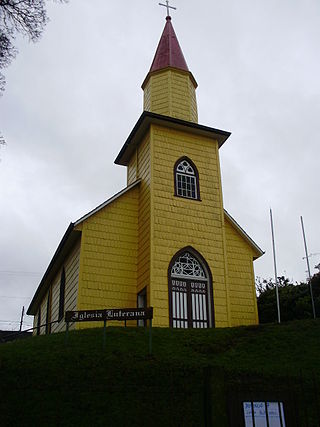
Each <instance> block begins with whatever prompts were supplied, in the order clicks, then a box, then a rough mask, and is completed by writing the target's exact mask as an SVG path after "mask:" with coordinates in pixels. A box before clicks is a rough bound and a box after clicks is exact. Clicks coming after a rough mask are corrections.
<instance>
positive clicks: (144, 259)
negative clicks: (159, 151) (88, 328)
mask: <svg viewBox="0 0 320 427" xmlns="http://www.w3.org/2000/svg"><path fill="white" fill-rule="evenodd" d="M138 165H139V169H138V176H137V177H138V178H140V179H141V184H140V193H139V224H138V226H139V235H138V239H139V242H138V281H137V293H138V292H140V291H141V290H142V289H143V288H145V287H146V288H147V304H148V305H149V304H150V181H151V155H150V136H149V135H147V137H145V139H144V141H143V142H142V143H141V145H140V146H139V151H138Z"/></svg>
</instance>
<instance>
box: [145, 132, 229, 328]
mask: <svg viewBox="0 0 320 427" xmlns="http://www.w3.org/2000/svg"><path fill="white" fill-rule="evenodd" d="M151 134H152V135H153V138H152V142H151V144H153V146H152V147H153V155H154V157H153V159H152V168H153V169H152V182H151V215H152V219H151V236H152V237H151V245H152V246H151V257H152V258H151V269H152V270H151V283H152V289H151V297H152V298H151V305H153V307H154V313H155V319H154V324H155V325H156V326H168V325H169V314H168V277H167V272H168V266H169V263H170V261H171V259H172V257H173V256H174V255H175V253H176V252H177V251H178V250H180V249H181V248H183V247H185V246H192V247H193V248H194V249H195V250H197V251H198V252H199V253H200V254H201V255H202V256H203V257H204V258H205V260H206V261H207V263H208V265H209V268H210V270H211V273H212V277H213V293H214V303H215V307H214V309H215V324H216V326H221V327H223V326H228V325H229V323H230V320H229V318H228V296H227V283H226V259H225V248H224V246H225V242H224V232H223V231H224V228H223V223H224V212H223V204H222V192H221V179H220V169H219V154H218V143H217V141H212V140H209V139H208V138H204V137H199V136H198V137H196V136H194V135H191V134H187V133H183V132H178V131H175V130H173V129H166V128H164V127H160V126H155V125H153V126H152V131H151ZM183 156H187V157H189V158H190V159H191V160H192V161H193V162H194V164H195V165H196V167H197V169H198V172H199V184H200V197H201V201H198V200H190V199H185V198H181V197H175V196H174V177H173V169H174V165H175V162H176V161H177V160H178V159H179V158H180V157H183Z"/></svg>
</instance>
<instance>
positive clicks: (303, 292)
mask: <svg viewBox="0 0 320 427" xmlns="http://www.w3.org/2000/svg"><path fill="white" fill-rule="evenodd" d="M311 286H312V291H313V299H314V304H315V312H316V316H317V317H318V316H319V315H320V273H317V274H315V275H314V276H313V277H312V278H311ZM275 288H276V285H275V281H274V279H261V278H257V280H256V290H257V294H258V312H259V321H260V323H269V322H276V321H277V318H278V315H277V301H276V289H275ZM278 290H279V301H280V312H281V321H282V322H286V321H289V320H296V319H308V318H313V312H312V304H311V297H310V287H309V283H303V282H301V283H293V281H292V280H290V279H288V278H287V277H284V276H281V277H278Z"/></svg>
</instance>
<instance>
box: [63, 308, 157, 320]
mask: <svg viewBox="0 0 320 427" xmlns="http://www.w3.org/2000/svg"><path fill="white" fill-rule="evenodd" d="M152 318H153V307H145V308H106V309H101V310H80V311H66V316H65V321H66V322H99V321H102V322H104V321H106V320H143V319H152Z"/></svg>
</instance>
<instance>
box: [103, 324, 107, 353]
mask: <svg viewBox="0 0 320 427" xmlns="http://www.w3.org/2000/svg"><path fill="white" fill-rule="evenodd" d="M106 338H107V321H106V319H104V321H103V350H105V349H106Z"/></svg>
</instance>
